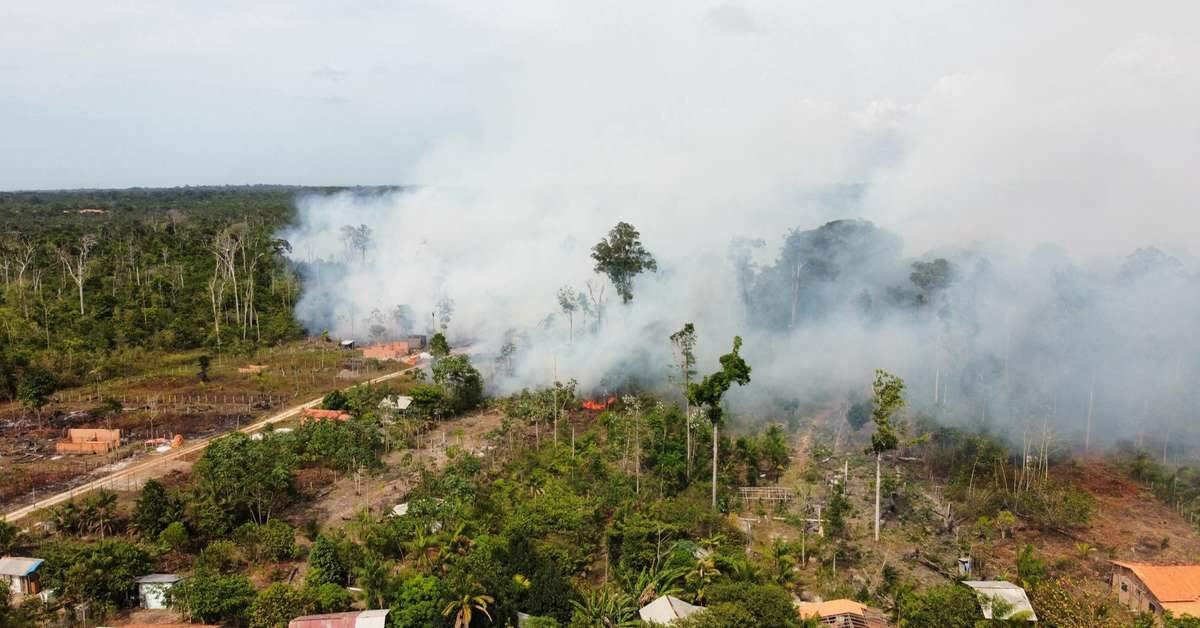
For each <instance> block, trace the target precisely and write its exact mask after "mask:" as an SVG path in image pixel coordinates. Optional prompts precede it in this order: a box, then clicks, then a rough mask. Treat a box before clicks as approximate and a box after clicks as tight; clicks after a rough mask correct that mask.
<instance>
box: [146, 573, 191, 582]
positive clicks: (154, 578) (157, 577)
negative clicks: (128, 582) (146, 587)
mask: <svg viewBox="0 0 1200 628" xmlns="http://www.w3.org/2000/svg"><path fill="white" fill-rule="evenodd" d="M180 580H183V576H177V575H175V574H173V573H152V574H147V575H145V576H142V577H140V578H137V579H135V582H137V583H138V584H160V583H161V584H170V583H173V582H179V581H180Z"/></svg>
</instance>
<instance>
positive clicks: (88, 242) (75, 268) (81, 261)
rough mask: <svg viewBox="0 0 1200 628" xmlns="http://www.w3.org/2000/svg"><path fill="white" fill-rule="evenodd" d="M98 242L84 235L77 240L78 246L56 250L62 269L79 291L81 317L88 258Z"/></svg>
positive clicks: (90, 235)
mask: <svg viewBox="0 0 1200 628" xmlns="http://www.w3.org/2000/svg"><path fill="white" fill-rule="evenodd" d="M97 242H98V240H97V238H96V236H95V235H92V234H90V233H89V234H85V235H83V236H82V237H80V238H79V246H78V247H74V248H66V247H64V248H60V249H59V250H58V259H59V261H60V262H62V265H63V268H65V269H66V270H67V273H68V274H70V275H71V280H72V281H74V282H75V286H76V288H77V289H78V291H79V315H80V316H83V314H84V310H83V284H84V282H86V281H87V271H88V258H89V257H90V256H91V254H92V249H93V248H95V247H96V243H97Z"/></svg>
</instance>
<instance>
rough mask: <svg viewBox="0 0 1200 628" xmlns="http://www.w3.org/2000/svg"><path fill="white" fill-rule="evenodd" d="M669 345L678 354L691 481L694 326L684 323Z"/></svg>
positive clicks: (688, 476) (688, 469)
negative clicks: (691, 395)
mask: <svg viewBox="0 0 1200 628" xmlns="http://www.w3.org/2000/svg"><path fill="white" fill-rule="evenodd" d="M671 344H672V345H674V347H675V351H676V352H677V353H678V354H679V364H678V365H677V366H678V368H679V383H680V385H681V386H682V387H683V419H684V424H685V429H686V431H687V478H688V481H691V479H692V404H691V400H690V399H689V395H688V390H689V388H691V385H692V377H693V376H694V375H695V374H696V326H695V325H693V324H691V323H685V324H684V326H683V328H681V329H680V330H679V331H677V332H675V333H673V334H671Z"/></svg>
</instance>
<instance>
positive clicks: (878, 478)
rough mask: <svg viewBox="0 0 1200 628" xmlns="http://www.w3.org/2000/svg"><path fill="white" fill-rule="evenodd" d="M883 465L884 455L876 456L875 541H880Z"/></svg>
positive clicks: (877, 454)
mask: <svg viewBox="0 0 1200 628" xmlns="http://www.w3.org/2000/svg"><path fill="white" fill-rule="evenodd" d="M882 463H883V454H882V453H878V452H877V453H876V454H875V540H876V541H879V491H880V489H881V487H880V486H879V484H880V479H881V478H880V476H881V474H880V466H881V465H882Z"/></svg>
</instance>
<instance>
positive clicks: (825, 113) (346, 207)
mask: <svg viewBox="0 0 1200 628" xmlns="http://www.w3.org/2000/svg"><path fill="white" fill-rule="evenodd" d="M790 7H791V5H769V6H762V7H754V8H750V7H740V6H735V5H721V6H717V7H711V8H708V9H695V8H693V5H692V4H690V3H684V4H682V5H680V6H677V7H674V8H671V9H655V10H654V11H658V12H662V13H663V14H662V15H657V14H656V15H651V16H649V17H646V16H642V17H643V18H645V19H617V18H616V17H614V16H619V15H625V16H626V17H630V18H632V15H633V13H634V12H633V10H632V9H631V8H629V7H625V8H621V7H617V8H615V9H611V10H610V9H606V10H605V12H604V13H603V14H582V15H581V14H576V13H574V12H575V11H587V10H586V9H582V8H578V7H576V8H571V9H565V8H561V7H558V8H556V9H553V10H548V12H547V13H546V14H545V15H540V16H538V17H537V18H536V19H535V18H534V17H531V16H527V17H521V16H520V15H504V16H496V15H487V16H479V15H475V14H471V13H470V11H471V9H466V11H467V13H466V14H464V15H460V16H456V17H459V18H461V19H463V20H466V21H468V22H469V23H470V24H472V27H473V28H477V29H480V33H481V36H483V37H484V38H486V39H488V40H489V41H493V42H503V43H504V44H505V47H504V49H505V50H506V57H505V58H501V59H498V60H497V64H499V65H501V66H503V67H504V68H505V69H506V71H507V74H505V76H506V81H505V87H504V89H503V90H501V91H500V92H489V93H487V94H486V95H483V96H481V98H491V99H493V100H489V101H487V102H480V106H481V107H484V108H485V109H486V110H487V112H488V113H487V114H486V115H483V116H482V118H483V122H482V123H481V124H482V128H483V132H473V133H472V134H471V135H469V136H466V135H454V134H448V135H447V137H446V138H445V139H444V141H442V142H439V143H437V144H436V146H435V147H434V148H432V149H431V150H430V151H429V153H428V155H427V157H426V158H425V159H424V160H423V161H422V162H421V163H420V165H419V166H417V167H416V168H413V169H411V171H406V172H402V173H398V176H400V177H402V178H403V180H406V181H413V182H416V183H419V184H420V185H417V186H416V187H412V188H407V189H404V190H390V191H374V192H358V193H343V194H336V195H322V196H309V197H304V198H301V199H299V200H298V205H299V215H298V222H297V224H296V225H295V227H294V228H292V229H290V230H288V231H287V232H285V233H284V234H282V235H283V237H285V238H287V239H288V240H289V241H290V242H291V243H292V244H293V251H294V252H293V255H294V258H295V260H296V261H297V262H298V263H299V264H300V268H301V271H302V273H303V276H304V281H305V296H304V298H303V300H302V301H301V303H300V305H299V308H298V313H299V316H300V318H301V320H302V321H304V322H305V324H306V325H308V326H309V328H310V329H311V330H313V331H319V330H322V329H325V330H329V331H330V332H331V333H334V334H336V335H338V336H343V337H350V336H353V337H356V338H357V339H358V340H360V341H365V340H368V339H370V338H371V337H372V335H374V336H376V337H378V338H385V337H388V336H394V335H399V334H401V333H403V332H406V331H408V330H410V329H412V330H415V331H417V332H424V331H425V330H426V329H427V328H431V327H440V326H441V325H442V324H443V323H444V324H445V325H446V328H447V329H448V331H449V335H450V336H451V338H452V340H454V339H457V340H458V341H460V342H463V343H466V342H470V343H471V346H472V348H473V350H474V351H475V353H476V356H477V362H480V363H481V366H483V367H484V368H485V370H486V371H490V382H491V385H492V386H493V388H494V389H495V390H497V391H501V392H503V391H508V390H514V389H517V388H520V387H522V386H539V385H545V384H547V383H549V382H550V381H552V379H553V378H554V377H557V378H559V379H566V378H576V379H577V380H579V382H580V384H581V386H582V387H583V388H584V390H588V391H596V392H603V391H605V390H619V389H623V388H626V387H630V386H639V387H657V386H668V385H670V384H669V382H668V379H667V378H668V377H669V375H670V374H671V373H670V364H671V363H672V362H673V360H674V357H673V356H672V353H671V345H670V343H669V340H668V336H669V335H670V334H671V333H672V332H673V331H675V330H677V329H678V328H679V327H681V326H682V325H683V324H684V323H685V322H694V323H695V324H696V327H697V330H698V334H699V338H700V342H699V352H698V353H699V358H700V370H701V372H706V371H708V370H711V369H712V368H713V367H714V364H715V360H716V356H717V355H719V354H720V353H723V352H725V351H728V349H729V345H730V341H731V339H732V337H733V336H734V335H735V334H739V335H742V336H743V337H744V338H745V339H746V344H745V348H744V351H743V355H744V356H745V357H746V358H747V360H748V361H749V362H750V363H751V364H752V365H753V366H754V380H753V383H752V384H751V385H750V386H748V387H746V388H744V389H741V390H739V391H737V393H736V395H735V396H734V399H733V401H734V402H735V403H737V404H738V406H739V407H740V408H742V409H743V411H744V412H745V413H746V414H749V415H754V416H759V417H763V418H773V417H774V418H783V416H785V415H786V414H787V413H789V412H791V411H792V409H793V408H795V407H796V403H797V402H800V403H802V404H806V403H813V402H817V401H822V402H825V403H829V404H840V403H842V402H844V401H845V400H847V399H853V398H854V397H855V396H861V395H862V394H863V393H864V391H865V387H866V385H867V383H868V381H869V379H870V376H871V373H872V371H873V369H875V368H884V369H888V370H891V371H893V372H895V373H897V374H899V375H900V376H902V377H904V378H905V379H906V380H907V381H908V382H909V397H910V402H911V403H912V404H913V405H914V406H915V407H916V408H917V409H918V410H919V411H923V412H930V413H936V414H938V415H939V416H941V417H942V418H944V419H947V420H957V421H960V422H975V423H980V424H984V425H989V426H994V427H996V428H998V429H1005V430H1010V429H1016V430H1020V429H1041V428H1042V426H1046V427H1048V428H1051V429H1054V430H1055V431H1056V432H1058V433H1059V434H1060V435H1062V436H1061V437H1062V438H1067V439H1071V440H1074V441H1077V442H1080V443H1082V442H1084V441H1085V440H1086V441H1089V443H1090V445H1091V446H1093V447H1095V446H1100V445H1104V444H1110V443H1112V442H1114V441H1116V440H1118V439H1123V438H1128V439H1141V440H1142V442H1143V444H1145V445H1146V446H1153V447H1164V446H1165V443H1167V442H1168V441H1173V442H1179V443H1183V442H1186V440H1185V439H1183V438H1182V436H1183V435H1187V436H1193V434H1191V430H1192V428H1191V427H1190V424H1191V422H1192V421H1191V419H1192V418H1193V417H1194V416H1195V412H1196V408H1197V397H1196V394H1195V393H1194V392H1192V390H1191V388H1192V387H1191V386H1189V382H1190V381H1193V380H1194V379H1195V376H1196V375H1197V374H1198V371H1200V362H1198V359H1197V356H1198V355H1200V352H1198V351H1197V349H1200V346H1198V344H1200V341H1198V340H1197V338H1196V336H1195V334H1194V326H1195V323H1196V321H1197V320H1200V290H1198V288H1200V279H1198V275H1197V267H1196V259H1195V258H1194V257H1193V256H1192V255H1191V253H1189V252H1188V249H1187V245H1188V244H1189V240H1192V239H1194V236H1195V234H1196V233H1200V220H1198V219H1197V218H1196V217H1195V215H1194V212H1192V211H1191V205H1192V204H1193V202H1194V201H1193V199H1195V198H1197V192H1200V189H1198V188H1200V184H1197V182H1196V179H1195V176H1194V174H1193V172H1192V171H1193V170H1194V166H1195V164H1196V163H1197V159H1196V157H1197V155H1196V143H1195V138H1196V137H1198V136H1200V122H1197V119H1196V118H1195V117H1193V116H1188V115H1186V114H1185V113H1184V112H1185V111H1188V110H1194V109H1195V105H1197V104H1200V81H1198V80H1197V77H1196V75H1195V73H1194V72H1192V71H1191V70H1190V69H1189V68H1194V67H1198V66H1197V63H1196V62H1197V61H1200V55H1198V54H1197V51H1196V47H1195V46H1194V44H1193V43H1192V42H1191V40H1190V39H1188V38H1187V37H1186V36H1185V35H1186V34H1185V33H1183V32H1181V31H1179V30H1178V29H1179V28H1180V24H1182V22H1179V21H1178V20H1180V19H1183V18H1185V17H1186V14H1187V13H1189V12H1191V11H1192V9H1189V8H1188V7H1189V5H1184V4H1181V5H1179V6H1177V7H1171V6H1167V5H1163V6H1161V7H1159V8H1157V9H1155V12H1154V13H1147V14H1144V15H1138V16H1127V15H1124V14H1123V13H1122V10H1121V9H1120V8H1113V9H1108V8H1106V7H1102V6H1097V7H1096V12H1095V14H1094V15H1093V16H1091V18H1089V19H1090V22H1089V24H1090V25H1091V26H1092V30H1090V31H1088V32H1086V33H1083V34H1081V35H1080V36H1078V37H1075V38H1066V39H1064V38H1061V37H1059V36H1058V35H1059V34H1060V32H1061V31H1062V30H1063V29H1066V28H1067V27H1068V26H1069V25H1070V24H1072V23H1073V22H1072V21H1071V19H1072V18H1071V16H1070V15H1069V14H1067V13H1065V12H1060V11H1057V10H1053V9H1047V8H1046V7H1040V9H1039V14H1038V15H1037V19H1032V17H1033V16H1028V15H1022V14H1021V13H1022V12H1023V11H1024V9H1020V8H1018V7H1014V6H1009V5H999V6H998V7H994V8H993V9H992V12H993V13H994V15H987V16H982V15H979V14H975V15H955V14H956V12H957V11H960V9H956V8H953V7H950V8H943V9H937V10H928V11H915V10H914V11H913V12H912V13H886V12H885V13H880V14H878V15H875V16H873V18H874V19H877V20H879V22H878V23H874V22H871V21H870V20H867V19H866V18H864V17H863V16H856V15H850V14H842V13H840V12H841V9H839V8H835V7H823V8H820V9H815V10H814V11H815V12H812V13H805V14H800V13H797V12H796V10H793V9H792V8H790ZM1043 10H1044V12H1043ZM555 11H566V12H567V13H557V12H555ZM481 17H482V18H486V19H481ZM951 18H954V19H957V20H959V21H958V22H953V23H957V24H960V27H961V29H962V32H955V33H952V34H948V35H947V34H945V33H942V34H943V35H944V36H945V41H942V40H938V39H937V38H936V37H932V34H933V33H937V32H939V31H938V28H939V25H941V24H945V23H950V22H948V20H951ZM1025 18H1030V19H1028V21H1026V20H1025ZM481 24H484V25H486V26H483V25H481ZM901 32H903V33H905V34H906V35H905V37H904V38H903V41H897V40H896V39H895V37H896V33H901ZM550 33H554V35H555V36H554V37H550V36H549V34H550ZM801 35H803V37H801ZM923 35H929V37H923ZM872 37H876V38H875V39H872ZM960 39H961V40H963V41H966V40H971V41H972V43H973V46H967V47H966V48H965V49H969V50H971V51H972V52H971V54H969V55H967V57H966V58H962V59H960V60H959V61H957V62H954V63H951V62H948V61H947V60H946V59H947V58H948V57H947V56H945V55H941V54H940V53H942V52H945V51H946V50H949V49H952V47H954V46H959V45H960V44H962V43H963V41H960ZM818 44H819V45H818ZM818 48H819V49H820V52H822V53H823V54H821V55H817V54H816V53H817V52H818ZM1016 51H1033V52H1030V53H1029V54H1016ZM839 68H840V70H839ZM897 76H903V77H906V79H907V80H906V81H904V82H903V83H901V82H898V81H897V80H896V77H897ZM476 131H478V129H476ZM622 220H623V221H626V222H629V223H632V224H633V225H635V226H636V227H637V228H638V229H639V230H640V231H641V234H642V241H643V242H644V243H645V245H646V246H647V247H648V248H649V249H650V251H651V252H652V253H653V254H654V255H655V256H656V258H657V260H658V265H659V268H658V271H657V272H656V273H653V274H645V275H642V276H640V277H639V278H638V279H637V280H636V282H635V285H634V299H633V302H632V303H631V304H629V305H628V306H624V305H621V303H620V299H619V297H617V295H616V294H615V292H614V290H613V287H612V285H611V284H609V282H608V281H607V279H605V278H603V277H601V276H598V275H596V274H595V273H594V272H593V271H592V261H591V259H590V258H589V253H590V248H591V246H592V245H594V244H595V243H596V242H597V241H598V240H599V239H600V238H601V237H602V236H604V235H605V234H606V233H607V231H608V229H610V228H611V227H612V226H613V225H614V224H616V223H617V222H618V221H622ZM834 221H837V222H834ZM359 225H366V226H367V227H368V228H369V236H367V237H364V236H366V233H365V232H363V231H358V232H350V231H347V230H346V229H345V227H351V228H356V227H358V226H359ZM355 233H357V234H358V235H357V236H356V235H355ZM589 283H590V287H591V294H592V295H593V296H594V295H595V294H596V293H598V291H599V290H600V289H601V288H604V289H605V297H606V298H607V307H606V308H605V316H604V317H603V318H602V319H597V318H596V317H594V316H589V315H587V314H586V313H584V312H583V311H577V312H576V313H575V314H574V320H573V325H571V324H570V322H569V320H568V317H567V316H566V315H565V314H564V313H563V312H562V311H561V309H560V307H559V304H558V299H557V296H556V295H557V293H558V292H559V290H560V289H561V288H563V287H564V286H567V287H570V288H572V289H574V290H575V291H576V292H577V293H579V294H583V295H588V294H589ZM587 301H588V303H589V305H591V306H592V308H593V309H594V306H595V304H596V302H595V300H594V299H592V298H590V297H589V298H587ZM398 306H407V309H403V310H401V312H400V313H399V315H397V314H396V313H397V307H398ZM572 327H573V332H572V329H571V328H572ZM509 350H511V351H512V352H511V355H509V356H508V357H507V358H503V357H502V356H504V355H507V353H508V351H509ZM1089 415H1090V417H1091V418H1090V424H1091V428H1090V435H1089V431H1088V427H1087V426H1088V423H1089V420H1088V417H1089Z"/></svg>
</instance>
